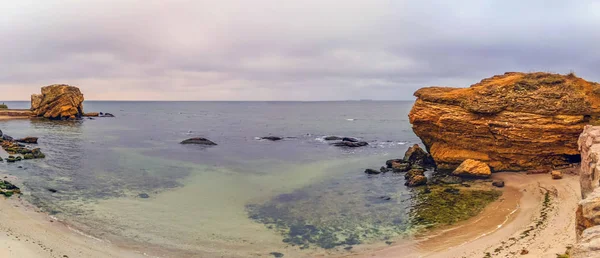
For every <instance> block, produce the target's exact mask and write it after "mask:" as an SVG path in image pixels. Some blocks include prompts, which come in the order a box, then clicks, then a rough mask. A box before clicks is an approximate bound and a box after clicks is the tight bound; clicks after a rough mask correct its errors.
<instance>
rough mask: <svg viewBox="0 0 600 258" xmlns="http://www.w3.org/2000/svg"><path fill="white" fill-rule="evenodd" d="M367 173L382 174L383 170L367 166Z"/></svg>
mask: <svg viewBox="0 0 600 258" xmlns="http://www.w3.org/2000/svg"><path fill="white" fill-rule="evenodd" d="M365 173H367V174H369V175H377V174H381V171H377V170H375V169H370V168H367V169H365Z"/></svg>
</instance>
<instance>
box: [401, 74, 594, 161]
mask: <svg viewBox="0 0 600 258" xmlns="http://www.w3.org/2000/svg"><path fill="white" fill-rule="evenodd" d="M415 96H416V97H417V98H418V99H417V101H416V102H415V104H414V106H413V108H412V110H411V112H410V114H409V118H410V122H411V123H412V125H413V130H414V132H415V133H416V134H417V135H418V136H419V137H420V138H421V140H422V141H423V143H424V144H425V146H426V147H427V150H428V152H429V153H430V154H431V155H432V157H433V159H434V160H435V163H436V166H437V168H438V169H442V170H453V169H455V168H456V167H458V166H459V165H460V164H461V163H462V162H463V161H464V160H466V159H475V160H480V161H483V162H485V163H487V164H488V165H489V166H490V167H492V169H493V170H494V171H522V170H532V169H551V168H552V167H554V166H560V165H565V164H569V163H572V162H577V161H578V160H579V155H578V154H579V152H578V148H577V139H578V137H579V134H580V133H581V131H582V129H583V127H584V126H585V125H586V124H588V123H589V122H590V121H596V120H597V119H598V116H599V114H600V85H599V84H597V83H592V82H588V81H585V80H583V79H581V78H578V77H576V76H575V75H573V74H569V75H558V74H549V73H505V74H504V75H498V76H494V77H491V78H487V79H484V80H482V81H481V82H479V83H477V84H474V85H472V86H471V87H469V88H448V87H428V88H423V89H420V90H418V91H417V92H416V93H415Z"/></svg>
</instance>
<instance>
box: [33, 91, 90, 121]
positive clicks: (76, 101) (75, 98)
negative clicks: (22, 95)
mask: <svg viewBox="0 0 600 258" xmlns="http://www.w3.org/2000/svg"><path fill="white" fill-rule="evenodd" d="M83 100H84V99H83V94H81V91H79V88H77V87H73V86H69V85H64V84H55V85H50V86H46V87H42V94H37V95H36V94H34V95H31V111H32V112H33V114H34V115H35V116H40V117H45V118H50V119H76V118H80V117H81V116H82V115H83Z"/></svg>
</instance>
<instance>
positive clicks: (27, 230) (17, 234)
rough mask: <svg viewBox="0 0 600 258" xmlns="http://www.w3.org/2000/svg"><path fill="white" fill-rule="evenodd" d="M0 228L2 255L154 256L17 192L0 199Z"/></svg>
mask: <svg viewBox="0 0 600 258" xmlns="http://www.w3.org/2000/svg"><path fill="white" fill-rule="evenodd" d="M7 180H11V181H18V179H17V178H15V177H11V176H8V179H7ZM0 231H1V232H4V233H5V234H0V257H123V258H138V257H151V256H148V255H146V254H144V253H142V252H139V251H137V250H133V249H129V248H125V247H121V246H118V245H115V244H112V243H110V242H108V241H104V240H100V239H96V238H93V237H90V236H87V235H85V234H83V233H82V232H80V231H78V230H76V229H73V228H72V227H70V226H69V225H68V224H65V223H62V222H60V221H56V220H55V219H53V218H52V217H50V216H49V215H48V214H46V213H44V212H41V211H40V210H39V209H38V208H37V207H35V206H34V205H32V204H30V203H29V202H27V201H26V200H24V198H21V196H16V195H15V196H13V197H11V198H0Z"/></svg>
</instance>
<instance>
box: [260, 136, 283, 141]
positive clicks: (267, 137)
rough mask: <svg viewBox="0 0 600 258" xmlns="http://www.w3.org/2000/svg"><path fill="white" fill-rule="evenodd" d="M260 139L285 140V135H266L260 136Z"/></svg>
mask: <svg viewBox="0 0 600 258" xmlns="http://www.w3.org/2000/svg"><path fill="white" fill-rule="evenodd" d="M260 139H262V140H269V141H281V140H283V137H279V136H266V137H260Z"/></svg>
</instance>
